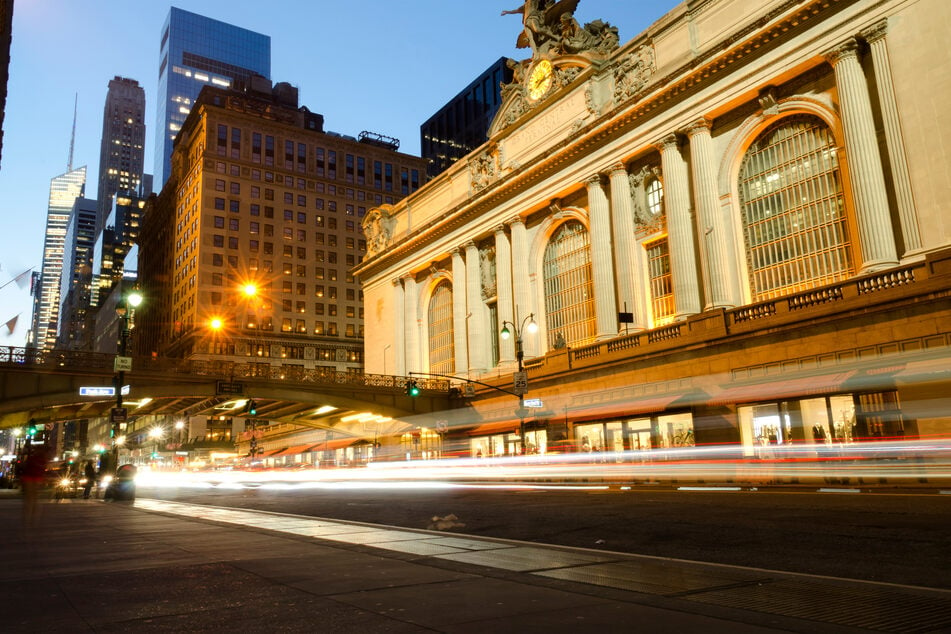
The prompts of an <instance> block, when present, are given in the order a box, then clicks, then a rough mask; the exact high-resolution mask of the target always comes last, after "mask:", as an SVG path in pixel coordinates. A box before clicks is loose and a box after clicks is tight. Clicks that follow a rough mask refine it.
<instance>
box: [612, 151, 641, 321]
mask: <svg viewBox="0 0 951 634" xmlns="http://www.w3.org/2000/svg"><path fill="white" fill-rule="evenodd" d="M609 176H610V180H611V227H612V228H613V229H614V274H615V275H616V276H617V290H618V297H617V306H618V310H619V311H626V312H629V313H632V314H633V317H634V323H633V324H630V325H629V326H628V324H623V325H621V324H619V325H618V327H619V329H620V330H621V332H624V329H625V327H629V328H631V329H633V330H635V331H638V330H644V328H645V327H646V324H647V319H646V314H645V311H644V309H643V308H642V305H641V304H642V298H643V296H644V289H643V284H642V282H641V280H642V276H643V271H642V270H641V267H640V264H639V259H638V258H637V257H635V254H636V249H637V241H636V240H635V239H634V199H633V197H632V193H631V181H630V178H629V177H628V174H627V169H626V168H625V167H624V164H623V163H615V164H614V165H612V166H611V170H610V172H609Z"/></svg>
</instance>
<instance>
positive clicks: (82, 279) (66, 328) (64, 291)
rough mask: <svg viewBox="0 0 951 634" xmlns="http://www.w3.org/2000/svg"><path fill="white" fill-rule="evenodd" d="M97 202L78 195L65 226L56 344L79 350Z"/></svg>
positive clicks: (90, 283)
mask: <svg viewBox="0 0 951 634" xmlns="http://www.w3.org/2000/svg"><path fill="white" fill-rule="evenodd" d="M97 208H98V202H97V201H95V200H90V199H88V198H83V197H82V196H80V197H79V198H77V199H76V202H75V203H74V204H73V211H72V213H71V214H70V217H69V223H68V224H67V226H66V239H65V241H64V249H63V273H62V276H61V278H60V287H59V297H60V308H59V336H58V337H57V340H56V347H57V348H59V349H62V350H80V349H82V347H83V342H84V340H85V338H86V337H85V328H86V317H87V313H88V311H89V298H90V294H91V291H92V256H93V245H94V243H95V237H96V216H97Z"/></svg>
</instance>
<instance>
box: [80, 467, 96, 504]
mask: <svg viewBox="0 0 951 634" xmlns="http://www.w3.org/2000/svg"><path fill="white" fill-rule="evenodd" d="M83 476H84V477H85V478H86V481H85V482H84V483H83V499H84V500H88V499H89V493H90V491H92V487H93V485H94V484H95V483H96V465H94V464H93V462H92V460H87V461H86V466H85V468H84V469H83Z"/></svg>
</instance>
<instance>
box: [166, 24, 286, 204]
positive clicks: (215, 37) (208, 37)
mask: <svg viewBox="0 0 951 634" xmlns="http://www.w3.org/2000/svg"><path fill="white" fill-rule="evenodd" d="M160 49H161V53H160V56H159V81H158V97H157V105H156V110H157V118H156V126H155V130H156V132H155V140H156V143H155V164H154V166H153V169H154V172H155V187H156V188H157V190H158V191H161V189H162V187H163V186H164V185H165V181H166V180H168V176H169V173H170V160H171V156H172V143H173V142H174V141H175V135H176V134H177V133H178V131H179V130H180V129H181V126H182V123H183V122H184V121H185V117H187V116H188V112H189V110H191V106H192V104H193V103H194V101H195V98H196V97H198V93H199V92H200V91H201V89H202V87H204V86H205V85H208V84H211V85H213V86H221V87H230V86H232V85H233V84H234V83H235V82H243V83H245V84H247V83H249V81H250V79H251V77H253V76H255V75H260V76H263V77H267V78H268V79H270V77H271V38H270V36H267V35H262V34H260V33H255V32H254V31H249V30H247V29H242V28H240V27H237V26H233V25H231V24H226V23H224V22H219V21H218V20H212V19H211V18H206V17H204V16H201V15H198V14H195V13H190V12H188V11H183V10H182V9H178V8H176V7H172V8H171V10H170V11H169V13H168V19H167V20H166V21H165V27H164V28H163V29H162V41H161V45H160Z"/></svg>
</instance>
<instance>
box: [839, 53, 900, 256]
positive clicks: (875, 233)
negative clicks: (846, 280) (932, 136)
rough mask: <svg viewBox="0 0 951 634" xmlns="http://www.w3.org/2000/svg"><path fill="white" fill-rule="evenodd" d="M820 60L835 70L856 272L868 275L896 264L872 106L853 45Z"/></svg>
mask: <svg viewBox="0 0 951 634" xmlns="http://www.w3.org/2000/svg"><path fill="white" fill-rule="evenodd" d="M825 57H826V59H828V60H829V62H830V63H831V64H832V68H833V70H834V71H835V84H836V87H837V88H838V92H839V108H840V110H841V112H842V127H843V129H844V131H845V151H846V159H847V161H848V166H849V176H850V177H851V178H850V180H851V184H852V199H853V202H854V205H855V215H856V224H857V225H858V230H859V241H860V243H861V247H862V258H863V262H862V270H861V272H863V273H868V272H870V271H875V270H878V269H883V268H887V267H889V266H894V265H896V264H898V254H897V251H896V248H895V236H894V234H893V233H892V221H891V218H890V217H889V213H888V196H887V195H886V193H885V180H884V177H883V174H882V159H881V157H880V156H879V153H878V141H877V139H876V137H875V124H874V121H873V119H872V104H871V102H870V101H869V97H868V84H867V83H866V81H865V75H864V74H863V73H862V65H861V64H860V63H859V58H858V44H857V42H856V41H855V40H854V39H850V40H848V41H847V42H845V43H844V44H842V45H840V46H838V47H836V48H834V49H833V50H831V51H828V52H827V53H826V54H825Z"/></svg>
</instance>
